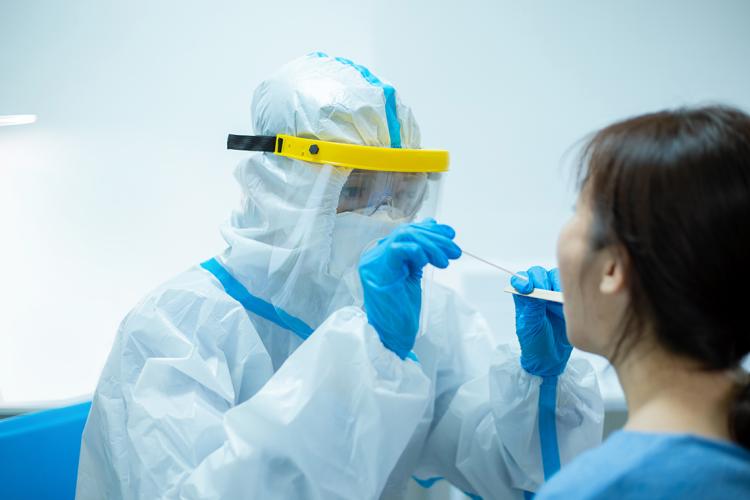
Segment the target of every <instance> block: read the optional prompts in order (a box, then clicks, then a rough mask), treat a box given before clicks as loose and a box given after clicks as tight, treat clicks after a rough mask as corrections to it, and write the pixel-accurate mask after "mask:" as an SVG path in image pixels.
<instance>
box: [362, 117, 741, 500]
mask: <svg viewBox="0 0 750 500" xmlns="http://www.w3.org/2000/svg"><path fill="white" fill-rule="evenodd" d="M580 180H581V181H580V195H579V199H578V203H577V207H576V211H575V214H574V215H573V217H572V219H571V220H570V222H569V223H568V224H567V225H566V226H565V228H564V229H563V230H562V232H561V234H560V238H559V242H558V261H559V266H560V272H559V276H560V278H561V281H562V285H563V288H564V290H565V306H564V313H565V314H564V316H565V321H564V322H563V321H562V319H561V318H559V317H558V316H557V314H556V311H555V310H554V309H553V307H554V305H553V304H551V303H548V302H542V301H536V302H535V305H532V304H531V303H530V302H528V301H529V300H530V299H528V298H523V300H524V301H526V302H524V304H525V306H524V307H525V308H526V313H528V312H533V311H536V312H538V310H539V309H546V315H547V321H546V322H544V323H540V325H541V326H540V328H539V330H538V331H539V333H540V335H542V336H545V337H546V338H548V339H550V341H551V340H552V339H553V338H554V337H555V335H563V336H564V335H565V333H566V332H565V322H567V335H568V338H569V339H570V341H571V342H572V344H573V345H575V346H576V347H579V348H580V349H583V350H585V351H589V352H593V353H597V354H600V355H603V356H605V357H607V358H608V359H609V360H610V361H611V363H612V365H613V366H614V368H615V370H616V371H617V374H618V376H619V378H620V381H621V383H622V386H623V388H624V391H625V396H626V399H627V403H628V410H629V418H628V421H627V424H626V425H625V429H624V430H622V431H620V432H617V433H615V434H614V435H612V436H611V437H610V438H609V439H608V440H607V441H606V442H605V443H604V444H603V445H601V446H600V447H598V448H596V449H594V450H591V451H588V452H586V453H584V454H582V455H581V456H580V457H578V458H577V459H575V460H574V461H573V462H572V463H571V464H569V465H567V466H565V467H563V468H562V470H561V471H560V472H559V473H557V474H556V475H555V476H553V477H552V479H551V480H550V481H549V482H547V483H546V485H545V486H544V487H542V489H541V491H540V492H539V493H538V495H537V497H536V498H537V499H539V500H542V499H552V498H555V499H557V498H560V499H562V498H565V499H568V498H577V499H588V498H617V499H627V498H649V499H654V498H701V499H706V498H750V450H749V448H750V384H749V381H748V374H747V372H745V371H743V370H742V368H741V363H742V360H743V358H744V357H745V356H747V354H748V352H750V329H748V326H747V301H748V297H749V296H750V295H749V293H748V291H747V287H748V284H749V283H750V266H749V265H748V258H749V257H750V117H749V116H748V115H746V114H744V113H742V112H740V111H738V110H735V109H731V108H726V107H706V108H698V109H682V110H677V111H665V112H660V113H654V114H649V115H644V116H641V117H637V118H634V119H630V120H626V121H623V122H620V123H616V124H614V125H611V126H609V127H607V128H605V129H604V130H602V131H600V132H598V133H597V134H596V135H595V136H594V137H593V139H592V140H591V141H590V142H589V143H588V145H587V146H586V148H585V149H584V155H583V162H582V168H581V174H580ZM420 251H421V249H415V252H414V254H415V255H417V256H418V255H419V252H420ZM393 255H394V252H392V251H390V249H389V248H388V241H385V242H383V243H381V245H380V248H378V249H374V250H372V251H371V252H370V253H368V254H366V255H365V258H364V261H363V264H362V268H361V273H362V277H363V283H364V285H365V298H366V299H367V298H368V297H369V298H370V302H373V297H377V294H378V293H380V292H381V291H382V290H384V288H382V287H379V286H374V283H373V281H374V280H375V279H376V278H374V276H375V274H374V273H372V272H371V271H372V270H373V269H374V268H375V267H376V264H377V265H380V267H382V268H393V269H395V268H397V266H395V265H390V264H385V263H386V262H388V261H387V260H386V259H385V258H384V257H386V256H391V257H392V256H393ZM420 259H421V258H420V257H417V258H415V259H411V260H406V262H407V267H408V265H411V262H421V260H420ZM390 262H394V259H393V258H391V260H390ZM556 277H557V273H552V272H550V273H548V272H546V271H545V270H544V269H542V268H539V267H536V268H532V269H530V270H529V278H530V280H529V281H530V283H529V282H524V281H522V280H519V279H518V278H513V284H514V286H515V287H516V288H517V289H518V290H519V291H521V292H525V293H528V292H531V290H532V287H537V288H553V287H554V285H555V284H556V283H555V281H556ZM392 290H393V288H391V291H392ZM375 302H376V303H377V300H375ZM365 306H366V308H367V310H368V315H369V314H371V311H370V308H369V306H368V303H367V300H366V303H365ZM518 306H519V303H517V307H518ZM532 308H533V309H532ZM379 312H380V313H384V312H385V310H380V311H379ZM518 314H519V316H518V317H519V321H523V317H524V314H525V312H524V311H523V310H521V311H519V313H518ZM375 319H376V321H375V322H373V321H371V323H373V324H374V326H375V327H376V329H378V328H377V325H378V323H377V321H378V319H377V318H375ZM523 362H524V358H523V356H522V364H523Z"/></svg>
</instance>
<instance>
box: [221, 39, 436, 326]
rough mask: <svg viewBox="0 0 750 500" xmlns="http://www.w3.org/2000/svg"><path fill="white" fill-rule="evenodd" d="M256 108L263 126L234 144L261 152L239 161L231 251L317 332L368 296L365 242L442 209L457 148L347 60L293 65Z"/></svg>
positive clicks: (233, 259)
mask: <svg viewBox="0 0 750 500" xmlns="http://www.w3.org/2000/svg"><path fill="white" fill-rule="evenodd" d="M251 108H252V109H251V112H252V125H253V129H254V130H255V132H256V135H252V136H236V135H230V136H229V140H228V142H227V146H228V147H229V149H233V150H240V151H255V152H259V153H256V154H253V155H249V156H248V157H245V158H243V159H242V160H241V161H240V163H239V164H238V166H237V169H236V170H235V176H236V178H237V180H238V182H239V184H240V187H241V189H242V194H243V196H242V204H241V206H240V207H238V208H236V209H235V210H234V211H233V213H232V216H231V218H230V220H228V221H227V222H226V223H225V224H223V225H222V230H221V231H222V236H223V237H224V239H225V240H226V241H227V243H228V248H227V250H226V251H225V253H224V254H223V255H222V257H221V260H222V263H223V264H224V265H225V266H226V267H227V268H228V270H229V271H230V272H231V274H232V275H233V276H235V277H236V278H237V279H238V280H239V281H240V282H241V283H242V284H243V285H244V286H245V287H246V288H247V289H248V291H250V293H252V294H253V295H255V296H257V297H260V298H261V299H263V300H264V301H266V302H268V303H270V304H271V305H272V306H273V307H274V308H276V309H277V310H278V313H279V316H280V317H293V318H296V320H299V321H296V320H290V321H291V324H295V325H299V324H300V323H304V324H306V325H308V326H309V328H311V329H314V328H317V326H318V325H320V324H321V323H322V322H323V321H324V320H325V319H326V318H328V316H330V314H331V313H332V312H334V311H335V310H337V309H340V308H342V307H345V306H350V305H355V306H357V305H361V304H362V298H361V287H360V284H359V276H358V273H357V265H358V263H359V259H360V256H361V254H362V252H363V251H365V250H366V249H367V248H368V247H369V246H370V245H372V244H374V243H375V242H376V241H377V240H379V239H381V238H383V237H385V236H386V235H388V234H389V233H390V232H391V231H392V230H393V229H394V228H395V227H396V226H398V225H399V224H402V223H406V222H410V221H414V220H421V219H424V218H426V217H431V216H434V215H435V210H436V208H437V203H438V198H439V195H440V183H441V179H442V177H443V175H444V173H445V172H446V171H447V169H448V153H447V152H446V151H430V150H424V149H421V147H420V142H421V135H420V131H419V125H418V124H417V121H416V118H415V117H414V114H413V113H412V110H411V108H410V107H409V106H408V105H407V104H406V103H404V102H403V101H402V100H401V98H400V95H399V94H398V93H397V92H396V90H395V88H394V87H393V86H392V85H390V84H389V83H388V82H385V81H383V80H381V79H379V78H377V77H376V76H375V75H374V74H373V73H372V72H371V71H369V70H368V69H367V68H365V67H363V66H361V65H359V64H356V63H354V62H352V61H350V60H348V59H344V58H340V57H329V56H327V55H325V54H321V53H313V54H309V55H307V56H304V57H301V58H298V59H295V60H293V61H291V62H289V63H287V64H285V65H284V66H282V67H281V68H280V69H279V70H278V71H277V72H276V73H274V74H273V75H271V76H269V77H268V78H267V79H265V80H264V81H263V82H261V83H260V85H259V86H258V88H257V89H256V91H255V93H254V96H253V102H252V107H251ZM428 272H429V271H428ZM427 282H429V279H425V280H424V283H425V291H426V293H427V288H428V286H427ZM423 310H424V309H423ZM308 330H309V329H308ZM295 331H296V330H295ZM298 333H299V332H298Z"/></svg>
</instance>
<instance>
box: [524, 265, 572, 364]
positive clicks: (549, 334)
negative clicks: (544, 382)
mask: <svg viewBox="0 0 750 500" xmlns="http://www.w3.org/2000/svg"><path fill="white" fill-rule="evenodd" d="M521 274H522V275H525V276H526V277H528V281H523V280H521V279H519V278H516V277H513V278H512V279H511V280H510V283H511V285H512V286H513V287H514V288H515V289H516V290H518V291H519V292H521V293H531V292H532V291H534V289H535V288H541V289H544V290H554V291H557V292H559V291H562V290H561V289H560V272H559V271H558V270H557V269H552V270H550V271H546V270H545V269H544V268H542V267H539V266H534V267H531V268H530V269H529V270H528V272H526V273H523V272H522V273H521ZM513 302H514V303H515V307H516V335H518V340H519V342H520V344H521V366H523V368H524V370H526V371H527V372H528V373H531V374H532V375H539V376H542V377H550V376H555V375H560V374H561V373H562V372H563V371H564V370H565V365H566V364H567V362H568V359H569V358H570V353H571V352H572V350H573V347H572V346H571V345H570V342H568V336H567V332H566V328H565V317H564V315H563V309H562V304H557V303H555V302H549V301H546V300H540V299H534V298H531V297H524V296H522V295H513Z"/></svg>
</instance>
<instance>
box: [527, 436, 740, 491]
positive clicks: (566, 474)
mask: <svg viewBox="0 0 750 500" xmlns="http://www.w3.org/2000/svg"><path fill="white" fill-rule="evenodd" d="M558 498H560V499H562V498H564V499H570V498H576V499H591V498H614V499H618V500H619V499H629V498H639V499H641V498H648V499H661V498H664V499H666V498H669V499H673V498H700V499H711V498H717V499H718V498H721V499H735V498H749V499H750V451H748V450H746V449H745V448H741V447H740V446H738V445H734V444H731V443H725V442H722V441H716V440H712V439H706V438H701V437H698V436H691V435H687V434H648V433H642V432H630V431H619V432H616V433H614V434H612V436H610V438H609V439H607V441H606V442H604V444H602V445H601V446H600V447H598V448H595V449H593V450H590V451H588V452H586V453H584V454H582V455H581V456H580V457H578V458H576V459H575V460H574V461H573V462H571V463H570V464H569V465H567V466H565V467H563V468H562V470H560V472H558V473H557V474H556V475H555V476H553V477H552V478H551V479H550V480H549V482H548V483H547V484H545V485H544V487H542V489H541V490H540V491H539V494H538V495H537V496H536V497H535V500H549V499H558Z"/></svg>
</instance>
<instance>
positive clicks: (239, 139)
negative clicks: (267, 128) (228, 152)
mask: <svg viewBox="0 0 750 500" xmlns="http://www.w3.org/2000/svg"><path fill="white" fill-rule="evenodd" d="M281 140H282V139H279V141H281ZM227 149H236V150H239V151H261V152H264V153H275V152H276V151H277V148H276V136H275V135H234V134H229V137H227ZM278 151H281V144H279V145H278Z"/></svg>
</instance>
